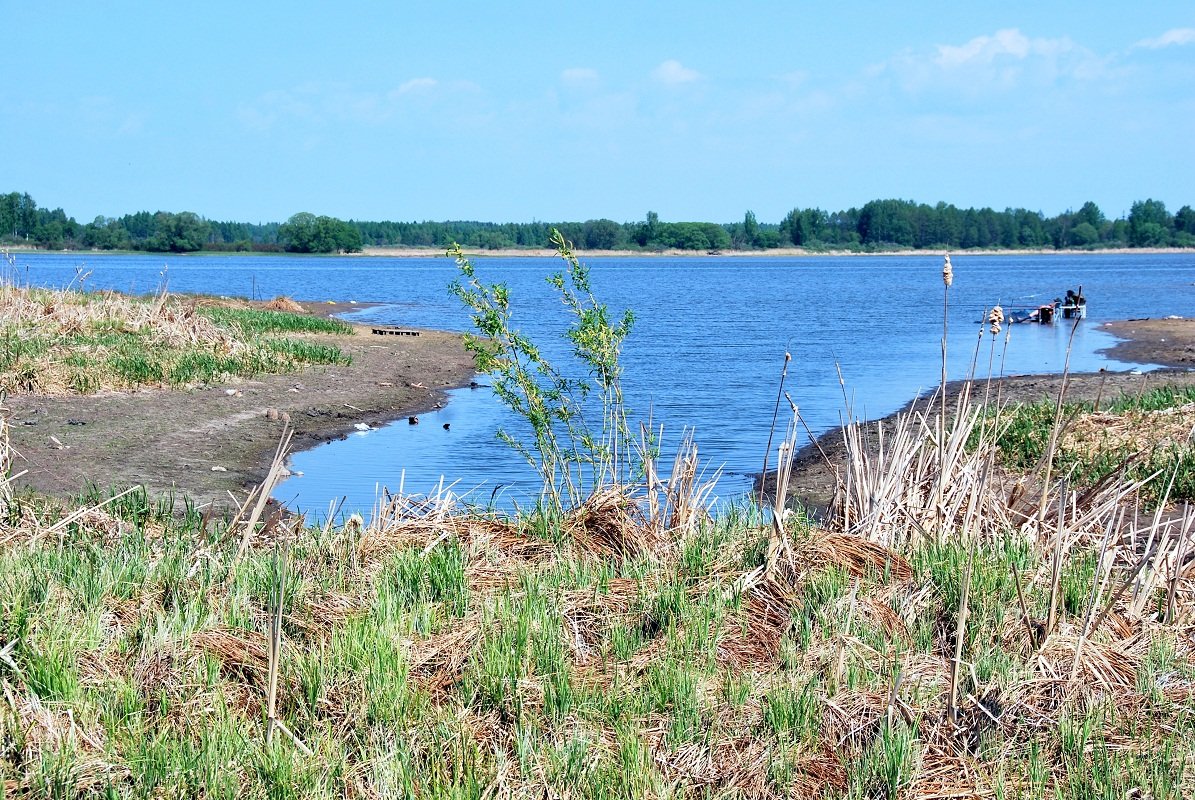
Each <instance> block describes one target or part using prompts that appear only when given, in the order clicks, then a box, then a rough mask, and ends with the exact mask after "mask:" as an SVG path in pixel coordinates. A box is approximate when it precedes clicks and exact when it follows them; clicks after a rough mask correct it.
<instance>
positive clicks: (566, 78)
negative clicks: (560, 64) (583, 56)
mask: <svg viewBox="0 0 1195 800" xmlns="http://www.w3.org/2000/svg"><path fill="white" fill-rule="evenodd" d="M599 80H600V78H599V76H598V71H597V70H596V69H590V68H589V67H569V68H568V69H566V70H564V71H563V72H561V73H560V82H561V83H563V84H564V85H565V86H575V87H579V88H580V87H589V86H596V85H597V84H598V81H599Z"/></svg>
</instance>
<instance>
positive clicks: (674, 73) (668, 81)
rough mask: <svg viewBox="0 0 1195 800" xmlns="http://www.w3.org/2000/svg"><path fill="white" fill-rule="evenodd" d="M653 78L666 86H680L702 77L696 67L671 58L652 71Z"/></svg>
mask: <svg viewBox="0 0 1195 800" xmlns="http://www.w3.org/2000/svg"><path fill="white" fill-rule="evenodd" d="M651 77H652V80H654V81H655V82H656V83H659V84H663V85H664V86H680V85H682V84H685V83H692V82H693V81H695V80H697V79H698V78H700V77H701V73H700V72H698V71H697V70H695V69H689V68H688V67H686V66H685V65H684V64H682V63H680V62H679V61H677V60H676V59H674V58H670V59H668V60H667V61H665V62H664V63H662V64H660V66H658V67H656V68H655V69H654V70H652V72H651Z"/></svg>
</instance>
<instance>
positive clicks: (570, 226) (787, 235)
mask: <svg viewBox="0 0 1195 800" xmlns="http://www.w3.org/2000/svg"><path fill="white" fill-rule="evenodd" d="M553 228H557V229H559V230H560V231H561V233H563V234H564V237H565V239H567V240H568V241H570V242H572V243H574V245H575V246H576V247H578V248H581V249H585V250H610V251H614V250H641V251H645V252H652V251H659V250H668V249H677V250H690V251H696V252H702V251H704V252H714V251H723V250H732V251H751V250H768V249H775V248H780V247H802V248H806V249H808V250H811V251H819V250H849V251H855V252H886V251H893V250H922V249H934V250H941V249H950V250H967V249H976V248H979V249H1009V250H1016V249H1040V248H1054V249H1059V250H1062V249H1079V250H1083V249H1100V248H1114V247H1115V248H1119V247H1195V210H1193V209H1192V208H1191V206H1190V205H1184V206H1183V207H1182V208H1180V209H1179V210H1178V211H1177V212H1175V213H1173V214H1172V213H1170V211H1169V210H1168V209H1167V208H1166V205H1165V204H1164V203H1163V202H1161V201H1159V200H1153V199H1148V200H1139V201H1137V202H1135V203H1133V205H1132V208H1131V210H1130V212H1129V214H1128V216H1127V217H1122V218H1119V219H1108V218H1107V217H1106V216H1105V215H1104V213H1103V212H1102V211H1101V210H1100V208H1099V206H1097V205H1096V204H1095V203H1093V202H1091V201H1088V202H1086V203H1084V204H1083V205H1082V206H1081V207H1080V208H1079V210H1078V211H1073V210H1067V211H1065V212H1063V213H1061V214H1058V215H1056V216H1053V217H1047V216H1045V215H1044V214H1042V212H1040V211H1029V210H1027V209H1023V208H1017V209H1013V208H1006V209H1004V210H1003V211H995V210H993V209H991V208H981V209H975V208H967V209H960V208H957V207H956V206H954V205H951V204H948V203H944V202H939V203H937V204H936V205H933V206H930V205H927V204H925V203H916V202H914V201H912V200H872V201H870V202H868V203H866V204H864V205H863V206H862V207H859V208H851V209H848V210H846V211H835V212H827V211H824V210H822V209H820V208H794V209H793V210H792V211H790V212H789V213H788V214H786V215H785V216H784V218H783V219H781V220H780V221H778V222H760V221H758V220H757V219H756V217H755V214H754V213H752V212H751V211H747V212H746V213H745V214H744V215H743V219H742V220H741V221H737V222H730V223H716V222H665V221H662V220H660V218H659V215H658V214H656V213H655V212H648V213H647V214H646V216H645V217H644V219H643V220H641V221H633V222H621V223H620V222H615V221H614V220H610V219H591V220H587V221H585V222H506V223H495V222H473V221H445V222H432V221H423V222H391V221H383V222H371V221H364V220H341V219H337V218H335V217H329V216H317V215H315V214H311V213H308V212H300V213H297V214H295V215H293V216H291V217H290V219H288V220H287V221H286V222H281V223H279V222H270V223H248V222H221V221H217V220H209V219H205V218H203V217H201V216H200V215H198V214H196V213H194V212H191V211H181V212H172V211H157V212H154V213H151V212H149V211H139V212H136V213H134V214H125V215H124V216H121V217H105V216H99V217H96V218H95V219H94V220H92V221H91V222H88V223H85V224H81V223H79V222H78V221H76V220H75V218H74V217H71V216H68V215H67V214H66V212H65V211H64V210H63V209H62V208H54V209H49V208H44V207H41V206H39V205H38V204H37V202H36V201H35V200H34V199H33V198H32V197H31V196H30V195H29V194H28V193H23V192H10V193H8V194H0V244H9V245H20V246H33V247H39V248H44V249H47V250H63V249H68V250H77V249H87V250H134V251H146V252H173V253H185V252H198V251H210V252H230V251H231V252H295V253H336V252H349V253H351V252H360V251H361V250H362V248H364V247H437V248H446V247H449V246H450V245H452V244H453V243H459V244H460V245H462V246H463V247H468V248H478V249H483V250H498V249H517V248H527V249H531V248H544V247H551V244H550V242H549V235H550V233H551V231H552V229H553Z"/></svg>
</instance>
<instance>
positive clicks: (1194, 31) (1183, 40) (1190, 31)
mask: <svg viewBox="0 0 1195 800" xmlns="http://www.w3.org/2000/svg"><path fill="white" fill-rule="evenodd" d="M1184 44H1195V28H1171V29H1170V30H1168V31H1166V32H1165V33H1163V34H1162V35H1161V36H1159V37H1157V38H1156V39H1142V40H1141V41H1139V42H1137V43H1136V44H1135V45H1133V47H1144V48H1146V49H1147V50H1160V49H1162V48H1163V47H1170V46H1171V45H1184Z"/></svg>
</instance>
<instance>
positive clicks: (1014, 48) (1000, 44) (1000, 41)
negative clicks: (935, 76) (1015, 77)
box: [935, 28, 1032, 69]
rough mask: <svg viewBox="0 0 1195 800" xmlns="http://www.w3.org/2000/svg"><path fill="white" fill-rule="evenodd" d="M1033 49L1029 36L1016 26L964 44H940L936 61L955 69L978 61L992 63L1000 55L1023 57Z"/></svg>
mask: <svg viewBox="0 0 1195 800" xmlns="http://www.w3.org/2000/svg"><path fill="white" fill-rule="evenodd" d="M1031 49H1032V45H1031V43H1030V41H1029V37H1027V36H1025V34H1023V33H1021V32H1020V31H1019V30H1017V29H1016V28H1007V29H1005V30H1002V31H996V33H995V35H994V36H976V37H975V38H974V39H972V40H971V41H969V42H967V43H966V44H964V45H958V46H955V45H948V44H940V45H938V57H937V58H936V59H935V61H936V63H937V64H938V66H940V67H942V68H943V69H954V68H956V67H960V66H965V65H967V64H970V63H976V62H978V63H983V64H990V63H992V61H994V60H995V59H996V58H998V57H1000V56H1012V57H1013V58H1017V59H1021V58H1024V57H1025V56H1027V55H1029V52H1030V50H1031Z"/></svg>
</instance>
